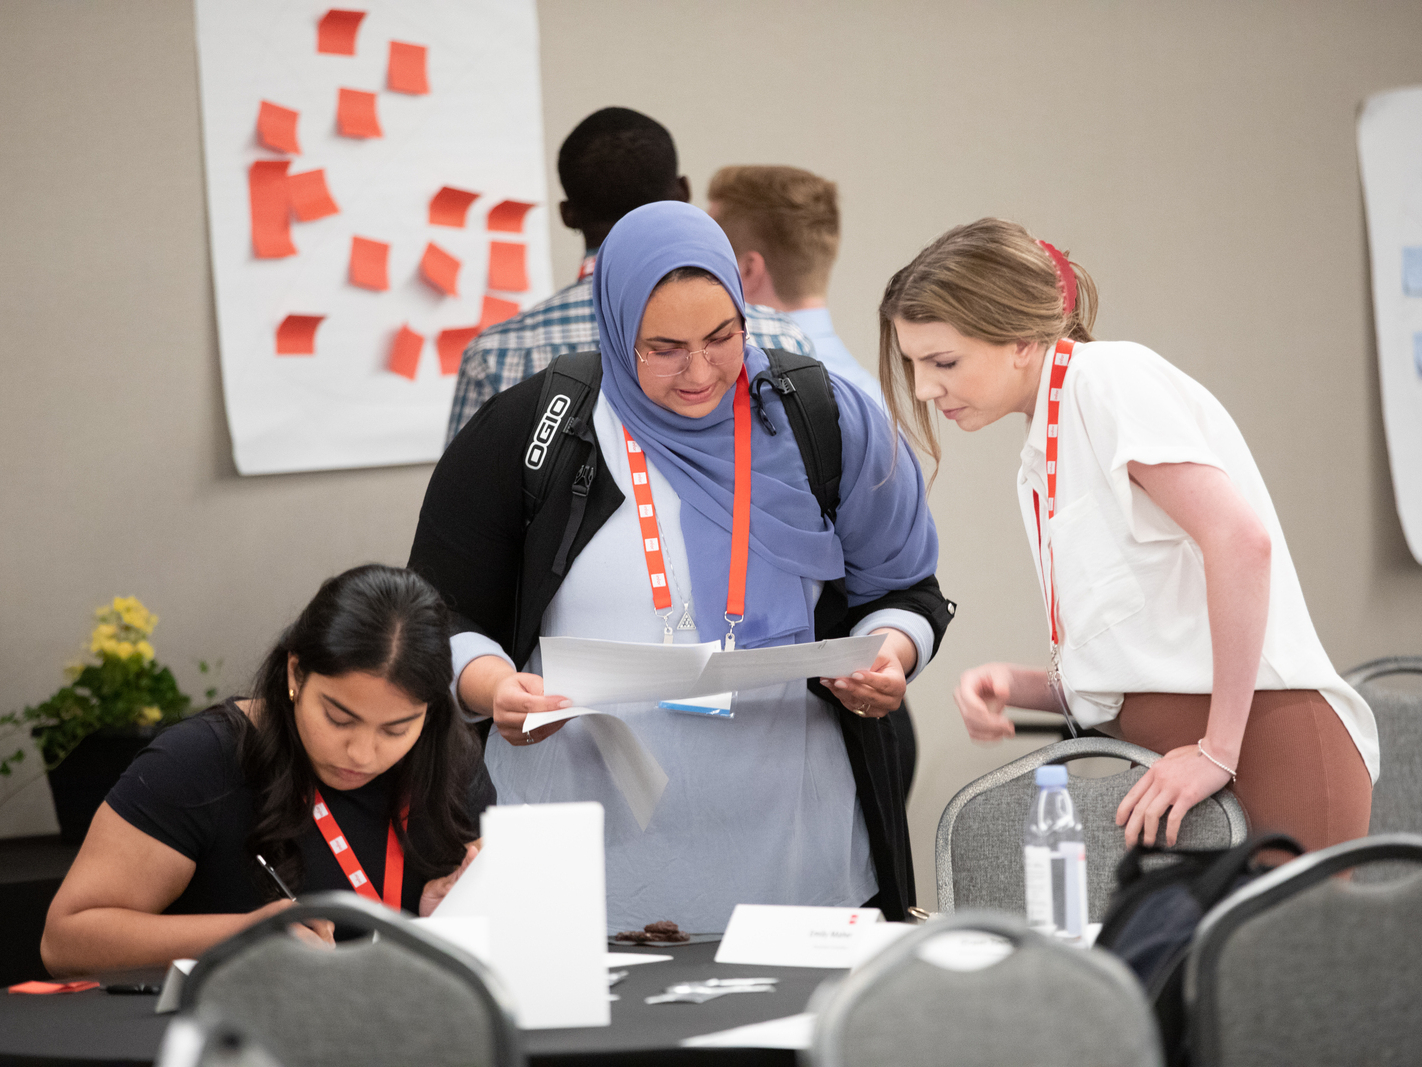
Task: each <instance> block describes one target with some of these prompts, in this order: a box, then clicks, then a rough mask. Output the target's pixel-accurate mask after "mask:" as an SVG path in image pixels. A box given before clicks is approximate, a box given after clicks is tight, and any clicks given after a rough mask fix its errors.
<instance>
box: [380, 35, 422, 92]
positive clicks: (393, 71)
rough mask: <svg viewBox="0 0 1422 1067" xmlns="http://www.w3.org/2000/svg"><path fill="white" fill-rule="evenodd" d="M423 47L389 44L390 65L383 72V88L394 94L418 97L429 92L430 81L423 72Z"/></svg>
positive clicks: (392, 42)
mask: <svg viewBox="0 0 1422 1067" xmlns="http://www.w3.org/2000/svg"><path fill="white" fill-rule="evenodd" d="M425 51H426V49H425V46H424V45H422V44H406V43H405V42H404V41H391V42H390V65H389V66H388V67H387V68H386V72H385V87H386V88H387V89H389V90H390V91H391V92H395V93H411V94H414V95H420V94H422V93H427V92H429V91H430V79H429V75H428V73H427V72H426V71H425Z"/></svg>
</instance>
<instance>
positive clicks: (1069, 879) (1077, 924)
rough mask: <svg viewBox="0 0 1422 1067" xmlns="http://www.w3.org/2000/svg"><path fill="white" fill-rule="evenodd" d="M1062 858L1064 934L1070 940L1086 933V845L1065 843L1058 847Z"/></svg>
mask: <svg viewBox="0 0 1422 1067" xmlns="http://www.w3.org/2000/svg"><path fill="white" fill-rule="evenodd" d="M1057 850H1058V851H1059V852H1060V853H1061V857H1062V882H1063V889H1064V893H1063V901H1062V903H1063V909H1062V910H1063V913H1064V914H1063V916H1062V918H1063V923H1062V926H1063V932H1064V933H1065V934H1066V935H1067V937H1069V938H1079V937H1081V936H1082V935H1083V934H1085V933H1086V916H1087V908H1086V845H1085V844H1084V843H1083V842H1081V841H1063V842H1061V843H1060V844H1059V845H1057Z"/></svg>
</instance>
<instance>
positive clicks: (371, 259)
mask: <svg viewBox="0 0 1422 1067" xmlns="http://www.w3.org/2000/svg"><path fill="white" fill-rule="evenodd" d="M389 263H390V246H389V245H388V244H386V243H385V242H384V241H372V240H370V239H369V238H368V237H352V238H351V267H350V279H351V284H352V285H359V286H360V287H361V288H362V289H375V290H377V291H383V290H385V289H389V288H390V274H389V269H388V266H389Z"/></svg>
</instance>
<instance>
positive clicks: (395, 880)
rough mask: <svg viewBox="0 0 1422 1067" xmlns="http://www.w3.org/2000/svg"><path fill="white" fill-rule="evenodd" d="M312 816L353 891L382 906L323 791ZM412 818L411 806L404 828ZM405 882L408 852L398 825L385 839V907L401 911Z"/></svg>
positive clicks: (403, 814)
mask: <svg viewBox="0 0 1422 1067" xmlns="http://www.w3.org/2000/svg"><path fill="white" fill-rule="evenodd" d="M311 817H312V818H313V819H315V820H316V827H317V829H319V830H320V831H321V836H322V837H324V838H325V839H326V844H328V845H330V846H331V854H332V855H333V856H335V857H336V862H337V863H339V864H340V865H341V870H343V871H344V872H345V874H346V877H347V878H348V879H350V883H351V888H352V889H354V890H355V891H356V892H357V893H359V894H360V895H361V896H363V897H365V898H366V899H367V900H373V901H375V903H377V904H379V903H380V902H381V900H380V897H378V896H376V895H375V887H374V886H372V885H371V884H370V879H369V878H367V877H366V876H365V871H364V870H363V869H362V868H361V865H360V860H358V859H356V855H355V849H353V848H351V846H350V843H349V842H348V841H346V839H345V838H344V837H343V836H342V835H341V828H340V827H339V826H337V825H336V817H335V816H334V815H332V814H331V809H330V808H328V807H327V806H326V802H325V801H324V800H322V799H321V790H319V789H318V790H316V803H315V805H314V806H313V807H312V808H311ZM409 817H410V809H409V806H408V805H407V806H406V807H405V809H404V810H403V811H401V813H400V822H401V824H402V825H404V824H405V823H406V821H407V820H408V819H409ZM404 880H405V850H404V849H403V848H401V847H400V838H399V837H398V836H396V833H395V824H394V823H393V822H392V823H391V824H390V834H389V836H388V837H387V838H386V839H385V906H386V907H387V908H394V909H395V910H396V911H399V910H400V889H401V884H402V883H403V882H404Z"/></svg>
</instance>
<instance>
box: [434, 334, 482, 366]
mask: <svg viewBox="0 0 1422 1067" xmlns="http://www.w3.org/2000/svg"><path fill="white" fill-rule="evenodd" d="M478 336H479V327H477V326H462V327H460V328H458V329H454V330H440V332H439V338H438V339H437V341H436V344H435V347H436V348H437V349H439V372H440V373H441V374H458V373H459V364H460V363H462V362H463V361H464V350H465V349H466V348H468V347H469V342H470V341H472V340H474V338H476V337H478Z"/></svg>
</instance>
